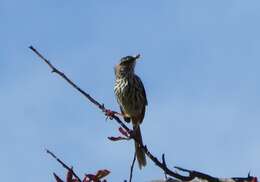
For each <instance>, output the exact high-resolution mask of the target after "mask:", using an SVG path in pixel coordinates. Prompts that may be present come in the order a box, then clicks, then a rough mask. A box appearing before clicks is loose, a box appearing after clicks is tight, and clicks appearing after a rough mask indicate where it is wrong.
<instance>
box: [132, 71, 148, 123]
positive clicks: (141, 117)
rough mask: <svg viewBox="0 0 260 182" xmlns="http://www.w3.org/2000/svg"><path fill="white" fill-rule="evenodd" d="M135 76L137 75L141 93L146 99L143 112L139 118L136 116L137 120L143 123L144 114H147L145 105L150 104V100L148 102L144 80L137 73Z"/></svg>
mask: <svg viewBox="0 0 260 182" xmlns="http://www.w3.org/2000/svg"><path fill="white" fill-rule="evenodd" d="M135 77H136V81H137V84H138V88H139V89H140V91H141V95H142V97H143V99H144V106H143V108H142V112H141V114H140V115H139V116H138V118H136V120H137V122H139V123H140V124H141V123H142V122H143V119H144V115H145V106H147V105H148V102H147V97H146V92H145V88H144V85H143V83H142V80H141V79H140V78H139V77H138V76H137V75H135ZM132 119H133V120H135V119H134V118H132ZM133 122H134V121H133Z"/></svg>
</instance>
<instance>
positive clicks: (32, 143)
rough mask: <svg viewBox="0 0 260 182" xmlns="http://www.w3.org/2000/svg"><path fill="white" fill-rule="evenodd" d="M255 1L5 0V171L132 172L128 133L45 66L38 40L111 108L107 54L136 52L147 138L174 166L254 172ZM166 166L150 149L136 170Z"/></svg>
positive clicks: (47, 177) (7, 174) (154, 173)
mask: <svg viewBox="0 0 260 182" xmlns="http://www.w3.org/2000/svg"><path fill="white" fill-rule="evenodd" d="M259 7H260V2H259V1H257V0H251V1H243V0H218V1H206V0H197V1H192V0H189V1H183V0H175V1H172V0H164V1H154V0H150V1H148V0H144V1H137V0H131V1H130V0H127V1H121V0H110V1H101V0H85V1H81V0H79V1H67V0H63V1H61V0H45V1H35V0H24V1H18V0H0V22H1V29H0V35H1V42H0V50H1V51H0V75H1V76H0V83H1V89H0V101H1V102H0V110H1V112H0V113H1V114H0V123H1V128H0V143H1V152H0V154H1V155H0V161H1V165H0V171H1V174H4V175H2V176H1V179H2V181H19V180H20V179H21V178H22V179H23V181H28V182H30V181H40V182H44V181H53V177H52V175H51V174H52V172H54V171H55V172H57V173H58V174H60V175H63V174H64V169H63V168H62V167H61V166H60V165H59V164H57V162H56V161H54V160H52V159H51V158H50V157H49V156H48V155H47V154H45V153H44V148H48V149H50V150H52V151H53V152H55V153H56V154H57V155H58V156H60V157H61V158H62V159H63V160H64V161H66V162H67V163H68V164H71V165H73V166H74V169H75V170H76V171H77V173H78V174H84V173H87V172H93V171H96V170H98V169H102V168H107V169H109V170H111V171H112V173H111V174H110V176H109V178H108V179H109V181H123V179H126V178H128V173H129V165H130V162H131V160H132V156H133V149H134V147H133V143H132V142H119V143H112V142H110V141H108V140H107V139H106V137H107V136H111V135H116V134H117V131H116V130H117V125H116V124H115V123H114V122H113V121H105V117H104V116H103V114H102V113H101V112H100V111H99V110H97V109H96V108H95V107H94V106H93V105H91V104H90V103H89V102H86V100H85V99H84V98H83V97H82V96H81V95H79V94H78V93H77V92H76V91H75V90H73V89H72V88H71V87H70V86H68V84H67V83H65V81H63V80H62V79H60V78H59V77H58V76H56V75H53V74H51V73H50V70H49V69H48V67H47V66H46V65H45V64H43V63H42V62H40V60H39V58H38V57H36V56H35V55H34V54H33V53H32V52H31V51H30V50H29V49H28V46H29V45H33V46H35V47H36V48H37V49H39V50H40V51H41V52H42V53H43V54H44V55H45V56H46V57H47V58H48V59H50V60H51V61H52V62H53V64H55V65H56V66H57V67H58V68H60V69H61V70H63V71H64V72H65V73H66V74H67V75H68V76H69V77H71V78H72V79H73V80H74V81H75V82H76V83H78V84H79V85H80V86H81V87H82V88H83V89H85V90H86V91H87V92H88V93H90V94H91V95H92V96H94V97H95V98H97V99H98V100H99V101H101V102H103V103H105V105H106V106H108V107H110V108H111V109H114V110H118V106H117V103H116V100H115V97H114V93H113V84H114V72H113V66H114V65H115V64H116V63H117V62H118V61H119V59H120V58H121V57H122V56H126V55H131V54H136V53H140V54H141V55H142V60H141V61H140V62H139V63H138V65H137V68H136V72H137V73H138V74H139V76H140V77H141V78H142V80H143V82H144V85H145V87H146V91H147V97H148V102H149V105H148V109H147V114H146V117H145V120H144V122H143V124H142V130H143V137H144V141H145V143H146V144H147V145H148V146H149V147H150V148H151V151H152V152H153V153H154V154H156V155H157V156H160V155H161V154H162V153H165V154H166V158H167V161H168V165H169V166H181V167H184V168H188V169H195V170H199V171H202V172H206V173H208V174H211V175H213V176H222V177H229V176H246V174H247V172H248V171H249V170H251V173H252V174H253V175H256V176H257V175H258V176H259V175H260V165H259V162H260V155H259V154H260V143H259V138H260V133H259V128H260V122H259V120H260V84H259V78H260V72H259V67H260V62H259V58H260V53H259V48H260V34H259V32H260V24H259V19H260V11H259ZM158 178H163V173H162V172H161V171H160V170H159V169H158V168H157V167H155V166H154V164H153V163H151V162H150V161H149V162H148V166H147V167H146V168H145V169H144V170H142V171H139V170H138V169H137V168H136V171H135V176H134V181H149V180H152V179H158Z"/></svg>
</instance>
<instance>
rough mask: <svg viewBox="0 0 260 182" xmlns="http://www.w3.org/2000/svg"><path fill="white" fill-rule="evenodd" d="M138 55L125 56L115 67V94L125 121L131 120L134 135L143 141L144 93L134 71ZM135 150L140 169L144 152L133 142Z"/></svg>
mask: <svg viewBox="0 0 260 182" xmlns="http://www.w3.org/2000/svg"><path fill="white" fill-rule="evenodd" d="M139 57H140V55H137V56H126V57H123V58H122V59H121V60H120V63H119V64H117V65H116V67H115V75H116V80H115V87H114V91H115V95H116V97H117V102H118V104H119V106H120V109H121V112H122V114H123V115H124V119H125V121H126V122H130V121H131V122H132V124H133V130H134V133H135V136H136V138H137V140H138V141H139V143H143V141H142V134H141V130H140V124H141V123H142V121H143V119H144V115H145V107H146V105H147V99H146V93H145V89H144V86H143V83H142V81H141V79H140V78H139V77H138V76H137V75H136V74H135V73H134V68H135V63H136V60H137V59H138V58H139ZM135 151H136V156H137V161H138V164H139V167H140V169H141V168H142V167H144V166H145V165H146V158H145V153H144V152H143V150H142V149H141V148H140V146H139V144H138V143H137V142H135Z"/></svg>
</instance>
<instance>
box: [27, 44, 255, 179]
mask: <svg viewBox="0 0 260 182" xmlns="http://www.w3.org/2000/svg"><path fill="white" fill-rule="evenodd" d="M29 48H30V49H31V50H32V51H33V52H34V53H35V54H36V55H37V56H39V57H40V58H41V60H42V61H44V62H45V63H46V64H47V65H48V66H49V67H50V68H51V70H52V72H53V73H56V74H58V75H59V76H61V77H62V78H63V79H64V80H66V81H67V82H68V83H69V84H70V85H71V86H72V87H73V88H75V89H76V90H78V91H79V92H80V93H81V94H82V95H83V96H84V97H85V98H86V99H88V100H89V101H90V102H91V103H93V104H94V105H96V106H97V107H98V108H99V109H100V110H101V111H102V112H104V113H105V115H106V116H108V117H109V118H110V119H114V120H115V121H116V122H117V123H118V124H119V125H120V126H121V127H123V128H124V129H125V130H126V131H127V132H128V133H129V134H130V137H131V138H132V139H133V140H135V141H136V142H138V140H137V139H136V138H135V135H132V130H131V129H129V128H128V127H127V126H126V125H125V124H124V122H122V120H120V118H119V117H118V116H117V115H116V114H115V113H116V112H113V111H111V110H109V109H106V108H105V106H104V104H101V103H99V102H98V101H97V100H95V99H94V98H93V97H91V96H90V95H89V94H88V93H86V92H85V91H84V90H82V89H81V88H80V87H79V86H78V85H76V84H75V83H74V82H73V81H72V80H71V79H70V78H68V77H67V76H66V75H65V74H64V73H63V72H61V71H60V70H58V69H57V68H56V67H55V66H53V65H52V64H51V62H50V61H49V60H47V59H46V58H45V57H44V56H43V55H42V54H41V53H40V52H39V51H37V50H36V49H35V48H34V47H33V46H30V47H29ZM139 144H140V146H141V148H142V149H143V150H144V152H145V154H146V155H147V156H148V157H149V158H150V159H151V160H152V161H153V162H154V163H155V164H156V165H157V166H158V167H159V168H161V169H162V170H163V171H164V173H165V174H167V175H169V176H171V177H174V178H176V179H178V180H181V181H192V180H193V179H195V178H199V179H203V180H206V181H208V182H221V179H220V178H215V177H211V176H209V175H207V174H204V173H200V172H197V171H191V170H187V169H183V168H180V167H175V168H176V169H178V170H180V171H184V172H187V173H188V174H189V175H188V176H184V175H180V174H178V173H177V172H174V171H172V170H171V169H169V168H168V166H167V165H166V163H165V159H164V156H163V159H162V161H160V160H158V158H157V157H155V156H154V155H153V154H152V153H151V152H150V151H149V150H148V148H147V146H146V145H142V144H141V143H139ZM75 177H76V176H75ZM228 179H232V180H234V181H236V182H257V178H256V177H252V176H250V175H249V176H248V177H245V178H228Z"/></svg>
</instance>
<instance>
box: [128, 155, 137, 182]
mask: <svg viewBox="0 0 260 182" xmlns="http://www.w3.org/2000/svg"><path fill="white" fill-rule="evenodd" d="M135 161H136V152H135V154H134V159H133V162H132V164H131V168H130V176H129V182H132V178H133V171H134V166H135Z"/></svg>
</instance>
